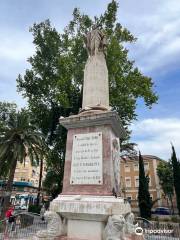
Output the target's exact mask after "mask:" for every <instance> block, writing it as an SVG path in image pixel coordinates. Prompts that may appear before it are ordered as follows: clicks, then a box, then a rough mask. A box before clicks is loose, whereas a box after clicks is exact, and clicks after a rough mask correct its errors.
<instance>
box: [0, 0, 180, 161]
mask: <svg viewBox="0 0 180 240" xmlns="http://www.w3.org/2000/svg"><path fill="white" fill-rule="evenodd" d="M108 2H109V1H107V0H86V1H83V0H68V1H63V0H51V1H49V0H1V1H0V39H1V45H0V101H3V100H6V101H14V102H16V103H17V104H18V105H19V106H23V105H25V100H23V99H22V97H21V96H20V95H18V93H16V77H17V75H18V74H19V73H21V74H23V73H24V70H25V69H26V68H27V67H28V64H27V62H26V60H27V58H28V57H29V56H31V55H32V54H33V51H34V47H33V44H32V36H31V33H29V31H28V30H29V27H30V26H32V24H33V23H34V22H40V21H44V20H45V19H47V18H49V19H50V20H51V22H52V24H53V25H54V26H55V27H56V28H57V29H58V31H62V29H63V27H64V26H65V25H66V24H67V23H68V22H69V20H70V19H71V14H72V11H73V9H74V7H79V8H80V9H81V10H82V11H83V12H84V13H87V14H89V15H91V16H94V15H99V14H100V13H102V12H104V10H105V9H106V6H107V3H108ZM179 16H180V1H179V0H171V1H169V0H158V1H157V0H151V1H146V0H138V1H134V0H121V1H119V11H118V20H119V21H120V22H121V24H122V25H123V26H125V27H127V28H128V29H129V30H130V31H131V32H132V33H133V34H134V35H135V36H136V37H137V38H138V40H137V42H136V44H133V45H131V46H128V48H129V57H130V58H131V59H134V60H135V62H136V65H137V66H138V67H139V68H140V69H141V71H142V72H143V73H144V74H146V75H147V76H150V77H152V79H153V81H154V82H155V85H156V89H155V90H156V91H157V92H158V94H159V103H158V104H157V105H154V106H153V108H152V109H151V110H148V109H146V108H145V106H144V104H143V103H142V101H141V100H139V101H138V103H139V104H138V107H137V113H138V121H136V122H134V123H133V124H132V126H131V128H132V141H135V142H137V143H138V147H139V149H141V151H142V153H143V154H152V155H157V156H159V157H162V158H164V159H168V158H169V157H170V153H171V147H170V142H171V141H172V142H173V143H174V145H175V147H176V151H177V154H178V156H180V110H179V103H180V101H179V99H180V97H179V96H180V67H179V65H180V18H179Z"/></svg>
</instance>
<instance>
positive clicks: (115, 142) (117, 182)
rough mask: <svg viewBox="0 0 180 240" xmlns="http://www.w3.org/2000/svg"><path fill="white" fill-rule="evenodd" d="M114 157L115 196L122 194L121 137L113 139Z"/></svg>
mask: <svg viewBox="0 0 180 240" xmlns="http://www.w3.org/2000/svg"><path fill="white" fill-rule="evenodd" d="M112 148H113V152H112V158H113V176H114V188H113V193H114V194H115V196H117V197H118V196H120V154H119V151H120V147H119V139H116V138H115V139H113V141H112Z"/></svg>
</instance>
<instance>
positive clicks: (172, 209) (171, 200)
mask: <svg viewBox="0 0 180 240" xmlns="http://www.w3.org/2000/svg"><path fill="white" fill-rule="evenodd" d="M169 199H170V202H171V211H172V214H173V215H174V205H173V199H172V195H170V196H169Z"/></svg>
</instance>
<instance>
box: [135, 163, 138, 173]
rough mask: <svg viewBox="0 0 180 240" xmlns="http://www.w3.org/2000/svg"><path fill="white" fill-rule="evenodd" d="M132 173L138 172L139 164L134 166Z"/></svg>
mask: <svg viewBox="0 0 180 240" xmlns="http://www.w3.org/2000/svg"><path fill="white" fill-rule="evenodd" d="M134 171H139V164H138V163H135V164H134Z"/></svg>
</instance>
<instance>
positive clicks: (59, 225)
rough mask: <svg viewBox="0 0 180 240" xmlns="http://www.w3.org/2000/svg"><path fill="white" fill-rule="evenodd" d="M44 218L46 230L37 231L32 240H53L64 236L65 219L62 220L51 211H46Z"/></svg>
mask: <svg viewBox="0 0 180 240" xmlns="http://www.w3.org/2000/svg"><path fill="white" fill-rule="evenodd" d="M44 217H45V220H47V222H48V225H47V229H46V230H40V231H38V232H37V234H36V236H35V237H34V239H33V240H53V239H55V238H56V237H59V236H61V235H65V234H66V232H67V230H66V219H65V218H64V219H63V220H62V219H61V217H60V215H59V214H57V213H56V212H52V211H46V212H45V214H44Z"/></svg>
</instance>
